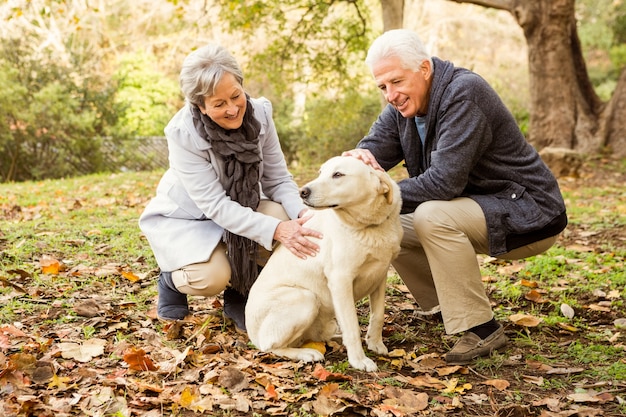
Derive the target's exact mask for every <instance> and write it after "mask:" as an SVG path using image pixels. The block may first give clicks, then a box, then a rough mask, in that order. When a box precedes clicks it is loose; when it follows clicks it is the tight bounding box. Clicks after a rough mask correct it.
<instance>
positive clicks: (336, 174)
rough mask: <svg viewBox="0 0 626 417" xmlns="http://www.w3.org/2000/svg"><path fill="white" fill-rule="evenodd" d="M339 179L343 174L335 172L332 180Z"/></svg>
mask: <svg viewBox="0 0 626 417" xmlns="http://www.w3.org/2000/svg"><path fill="white" fill-rule="evenodd" d="M341 177H343V174H342V173H341V172H339V171H337V172H335V173H334V174H333V178H341Z"/></svg>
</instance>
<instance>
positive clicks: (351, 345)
mask: <svg viewBox="0 0 626 417" xmlns="http://www.w3.org/2000/svg"><path fill="white" fill-rule="evenodd" d="M301 194H302V196H303V200H304V202H305V203H306V204H307V205H309V206H311V207H313V208H316V209H317V210H315V211H314V215H313V218H312V219H311V220H309V221H308V222H307V223H306V224H305V227H308V228H311V229H315V230H318V231H320V232H321V233H322V234H323V238H322V239H319V240H318V244H319V245H320V252H319V253H318V254H317V256H315V257H308V258H307V259H304V260H303V259H300V258H298V257H296V256H295V255H293V254H292V253H291V252H290V251H289V250H288V249H286V248H284V247H282V246H279V247H278V248H277V249H276V250H275V252H274V253H273V254H272V256H271V257H270V259H269V261H268V263H267V265H266V266H265V267H264V268H263V271H262V272H261V274H260V275H259V277H258V279H257V281H256V282H255V284H254V285H253V286H252V289H251V291H250V295H249V297H248V302H247V305H246V327H247V330H248V335H249V337H250V341H251V342H252V343H253V344H254V345H255V346H256V347H257V348H258V349H260V350H261V351H264V352H272V353H274V354H276V355H279V356H283V357H287V358H289V359H292V360H298V361H305V362H313V361H323V360H324V355H323V354H322V353H320V352H319V351H317V350H315V349H308V348H305V349H303V348H300V346H302V344H303V343H304V342H307V341H319V342H323V341H328V340H330V339H331V338H332V337H333V336H334V335H335V334H336V331H337V329H336V325H335V323H336V322H335V318H336V321H337V322H338V323H339V327H340V329H341V333H342V339H343V344H344V345H345V347H346V349H347V353H348V361H349V362H350V365H352V366H353V367H354V368H357V369H360V370H365V371H375V370H376V369H377V367H376V363H374V361H373V360H371V359H370V358H368V357H367V356H366V355H365V352H364V351H363V346H362V344H361V331H360V327H359V322H358V317H357V310H356V307H355V302H356V301H357V300H360V299H362V298H364V297H366V296H369V301H370V322H369V327H368V330H367V335H366V337H365V340H366V342H367V347H368V348H369V349H370V350H372V351H374V352H376V353H377V354H381V355H386V354H387V348H386V347H385V345H384V343H383V340H382V328H383V322H384V309H385V284H386V279H387V272H388V269H389V265H390V263H391V261H392V260H393V258H394V257H395V256H396V255H397V254H398V252H399V251H400V240H401V238H402V227H401V225H400V217H399V216H400V206H401V200H400V189H399V187H398V185H397V184H396V183H395V181H393V180H392V179H391V178H390V177H389V175H388V174H387V173H385V172H382V171H377V170H374V169H373V168H371V167H369V166H367V165H365V164H364V163H363V162H361V161H360V160H358V159H356V158H353V157H334V158H331V159H330V160H328V161H327V162H326V163H324V164H323V165H322V167H321V169H320V174H319V176H318V178H317V179H315V180H313V181H311V182H310V183H308V184H307V185H305V186H304V187H302V189H301Z"/></svg>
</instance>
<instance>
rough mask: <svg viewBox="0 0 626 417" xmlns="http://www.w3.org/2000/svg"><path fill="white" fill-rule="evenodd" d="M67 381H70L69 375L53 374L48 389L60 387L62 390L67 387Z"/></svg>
mask: <svg viewBox="0 0 626 417" xmlns="http://www.w3.org/2000/svg"><path fill="white" fill-rule="evenodd" d="M66 382H70V378H69V377H67V376H58V375H56V374H54V375H52V380H51V381H50V383H49V384H48V389H53V388H55V387H56V388H59V389H60V390H65V389H67V385H66Z"/></svg>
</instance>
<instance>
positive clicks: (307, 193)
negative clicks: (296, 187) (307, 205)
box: [300, 187, 311, 198]
mask: <svg viewBox="0 0 626 417" xmlns="http://www.w3.org/2000/svg"><path fill="white" fill-rule="evenodd" d="M310 195H311V189H310V188H309V187H302V188H300V197H302V198H307V197H308V196H310Z"/></svg>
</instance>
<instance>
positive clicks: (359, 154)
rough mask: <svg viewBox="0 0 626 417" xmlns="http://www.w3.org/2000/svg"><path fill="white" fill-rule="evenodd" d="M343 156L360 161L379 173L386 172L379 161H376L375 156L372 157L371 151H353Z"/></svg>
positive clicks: (346, 152)
mask: <svg viewBox="0 0 626 417" xmlns="http://www.w3.org/2000/svg"><path fill="white" fill-rule="evenodd" d="M341 156H351V157H353V158H356V159H360V160H361V161H363V162H364V163H365V164H367V165H369V166H371V167H372V168H374V169H377V170H379V171H384V169H383V167H381V166H380V165H379V164H378V161H377V160H376V158H375V157H374V155H372V153H371V152H370V151H369V149H352V150H349V151H345V152H344V153H342V154H341Z"/></svg>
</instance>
